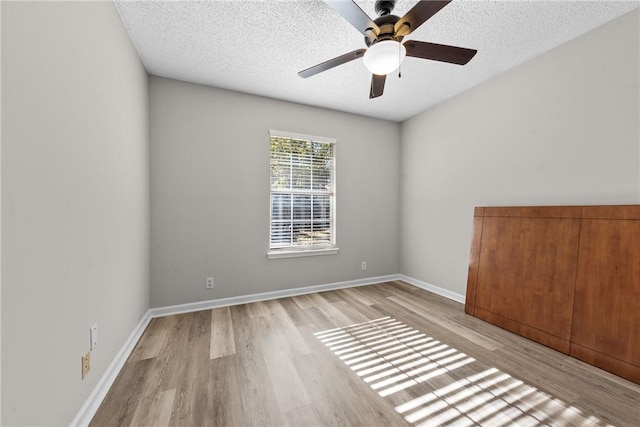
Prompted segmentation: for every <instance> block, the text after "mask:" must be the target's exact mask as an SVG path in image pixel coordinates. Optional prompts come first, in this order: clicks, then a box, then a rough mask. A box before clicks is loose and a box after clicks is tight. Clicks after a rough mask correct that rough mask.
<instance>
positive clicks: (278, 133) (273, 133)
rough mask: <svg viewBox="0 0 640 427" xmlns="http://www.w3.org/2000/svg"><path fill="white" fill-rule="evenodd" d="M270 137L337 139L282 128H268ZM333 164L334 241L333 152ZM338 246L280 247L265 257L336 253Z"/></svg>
mask: <svg viewBox="0 0 640 427" xmlns="http://www.w3.org/2000/svg"><path fill="white" fill-rule="evenodd" d="M271 137H281V138H291V139H301V140H312V141H321V142H324V143H330V144H334V145H335V144H337V142H338V140H337V139H335V138H328V137H324V136H315V135H308V134H302V133H295V132H287V131H282V130H274V129H270V130H269V138H271ZM333 160H334V164H333V168H334V169H333V186H334V190H333V193H334V199H333V203H334V209H333V215H332V218H331V222H332V228H333V233H334V241H335V239H337V233H336V218H335V217H336V207H335V204H336V197H335V185H336V183H335V179H336V162H335V154H334V159H333ZM339 250H340V248H338V246H337V245H335V244H334V246H325V247H322V246H317V247H305V248H299V249H297V248H282V249H277V248H276V249H269V251H268V252H267V259H282V258H299V257H308V256H321V255H336V254H337V253H338V251H339Z"/></svg>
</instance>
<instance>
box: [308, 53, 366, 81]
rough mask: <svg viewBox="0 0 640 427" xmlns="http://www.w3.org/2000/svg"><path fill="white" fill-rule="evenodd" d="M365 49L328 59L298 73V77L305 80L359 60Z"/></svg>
mask: <svg viewBox="0 0 640 427" xmlns="http://www.w3.org/2000/svg"><path fill="white" fill-rule="evenodd" d="M365 52H366V49H358V50H354V51H353V52H349V53H345V54H344V55H340V56H338V57H336V58H333V59H329V60H328V61H324V62H322V63H320V64H318V65H314V66H313V67H310V68H307V69H306V70H302V71H300V72H299V73H298V75H299V76H300V77H303V78H305V79H306V78H307V77H311V76H315V75H316V74H318V73H321V72H323V71H327V70H329V69H331V68H333V67H337V66H338V65H342V64H344V63H345V62H349V61H353V60H354V59H357V58H361V57H362V56H363V55H364V53H365Z"/></svg>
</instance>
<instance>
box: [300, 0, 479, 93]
mask: <svg viewBox="0 0 640 427" xmlns="http://www.w3.org/2000/svg"><path fill="white" fill-rule="evenodd" d="M396 1H397V0H377V1H376V4H375V11H376V13H377V14H378V17H377V18H376V19H374V20H373V21H372V20H371V19H370V18H369V16H368V15H367V14H366V13H364V11H363V10H362V9H360V7H359V6H358V5H357V4H356V3H354V2H353V1H352V0H324V2H325V3H327V4H328V5H329V6H330V7H331V8H332V9H334V10H335V11H336V12H338V13H339V14H340V15H341V16H342V17H343V18H344V19H346V20H347V21H348V22H349V23H350V24H351V25H353V26H354V27H355V28H356V29H357V30H358V31H360V32H361V33H362V35H364V41H365V43H366V45H367V47H368V49H357V50H354V51H353V52H349V53H345V54H344V55H340V56H338V57H336V58H333V59H329V60H328V61H325V62H322V63H320V64H318V65H314V66H313V67H310V68H307V69H306V70H302V71H300V72H299V73H298V75H299V76H300V77H304V78H307V77H311V76H314V75H316V74H318V73H321V72H323V71H327V70H329V69H331V68H333V67H337V66H338V65H342V64H344V63H347V62H349V61H353V60H354V59H357V58H363V61H364V65H365V66H366V67H367V69H368V70H369V71H371V73H372V74H373V77H372V79H371V89H370V91H369V98H377V97H378V96H380V95H382V93H383V91H384V82H385V79H386V78H387V74H389V73H392V72H393V71H395V70H396V69H398V67H400V64H401V63H402V61H403V60H404V58H405V56H411V57H414V58H423V59H431V60H434V61H441V62H448V63H451V64H458V65H464V64H466V63H467V62H469V61H470V60H471V58H473V56H474V55H475V54H476V53H477V50H474V49H466V48H463V47H456V46H448V45H442V44H436V43H427V42H421V41H417V40H408V41H406V42H404V43H402V44H401V43H400V42H401V41H402V39H403V38H404V37H405V36H407V35H409V34H411V32H412V31H415V30H416V28H418V27H419V26H420V25H422V24H424V23H425V21H427V20H428V19H429V18H431V17H432V16H433V15H435V14H436V13H437V12H438V11H439V10H440V9H442V8H443V7H445V6H446V5H447V4H449V3H450V2H451V1H452V0H443V1H438V0H428V1H419V2H418V3H417V4H416V5H415V6H414V7H413V8H412V9H411V10H410V11H409V12H407V14H406V15H404V16H403V17H402V18H400V17H398V16H396V15H392V14H391V11H393V8H394V6H395V4H396Z"/></svg>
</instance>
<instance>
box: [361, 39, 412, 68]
mask: <svg viewBox="0 0 640 427" xmlns="http://www.w3.org/2000/svg"><path fill="white" fill-rule="evenodd" d="M405 56H407V49H406V48H405V47H404V46H403V45H402V44H400V43H398V42H397V41H395V40H382V41H379V42H377V43H375V44H373V45H371V47H369V49H367V51H366V52H365V53H364V57H363V58H362V60H363V62H364V65H365V67H367V69H368V70H369V71H371V72H372V73H373V74H378V75H386V74H389V73H392V72H393V71H395V70H397V69H398V67H399V66H400V64H401V63H402V61H403V60H404V58H405Z"/></svg>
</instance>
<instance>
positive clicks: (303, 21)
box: [115, 0, 640, 121]
mask: <svg viewBox="0 0 640 427" xmlns="http://www.w3.org/2000/svg"><path fill="white" fill-rule="evenodd" d="M356 3H358V5H360V7H361V8H362V9H363V10H364V11H365V12H366V13H367V14H368V15H369V16H370V17H372V18H375V17H376V15H375V12H374V4H375V1H374V0H356ZM415 3H416V1H415V0H399V1H398V3H397V5H396V8H395V10H394V11H393V13H394V14H395V15H398V16H403V15H404V14H405V13H406V12H407V11H408V10H409V9H410V8H411V7H412V6H413V5H414V4H415ZM639 4H640V3H639V1H638V0H634V1H602V0H601V1H516V0H509V1H468V0H454V1H453V2H452V3H450V4H449V5H448V6H446V7H445V8H444V9H442V10H441V11H440V12H438V13H437V14H436V15H435V16H433V17H432V18H431V19H430V20H428V21H427V22H426V23H425V24H423V25H422V26H421V27H420V28H418V29H417V30H416V31H414V32H413V33H412V34H410V35H409V36H408V37H407V38H406V39H405V40H409V39H411V40H421V41H428V42H433V43H440V44H451V45H455V46H461V47H466V48H471V49H477V50H478V53H477V54H476V56H475V57H474V58H473V59H472V60H471V61H470V62H469V63H468V64H467V65H465V66H459V65H452V64H446V63H440V62H435V61H427V60H424V59H417V58H407V59H406V60H405V61H404V63H403V64H402V78H401V79H398V76H397V74H394V75H389V76H388V77H387V81H386V85H385V91H384V95H383V96H381V97H379V98H376V99H369V86H370V82H371V75H370V74H369V72H368V71H367V70H366V68H365V67H364V65H363V64H362V60H361V59H357V60H355V61H352V62H350V63H347V64H344V65H341V66H339V67H336V68H333V69H331V70H329V71H326V72H324V73H321V74H318V75H316V76H313V77H310V78H307V79H303V78H300V77H298V75H297V72H298V71H300V70H303V69H305V68H308V67H310V66H312V65H315V64H317V63H320V62H323V61H325V60H327V59H331V58H333V57H336V56H339V55H341V54H343V53H347V52H350V51H352V50H355V49H359V48H364V47H366V46H365V44H364V40H363V36H362V35H361V34H360V33H359V32H358V31H357V30H356V29H355V28H353V27H352V26H351V25H350V24H349V23H348V22H347V21H345V20H344V19H343V18H342V17H341V16H340V15H338V14H337V13H336V12H335V11H333V9H331V8H330V7H329V6H327V5H326V4H325V3H324V2H322V1H321V0H305V1H273V0H272V1H157V0H155V1H151V0H148V1H121V0H116V1H115V5H116V8H117V9H118V12H119V13H120V16H121V17H122V21H123V23H124V25H125V27H126V28H127V31H128V32H129V35H130V37H131V39H132V41H133V44H134V45H135V47H136V49H137V50H138V53H139V55H140V58H141V59H142V62H143V63H144V65H145V67H146V69H147V71H148V72H149V73H150V74H153V75H157V76H162V77H169V78H173V79H178V80H184V81H188V82H194V83H200V84H204V85H209V86H215V87H219V88H224V89H230V90H234V91H239V92H246V93H250V94H255V95H262V96H266V97H271V98H277V99H282V100H287V101H293V102H298V103H302V104H308V105H314V106H319V107H325V108H330V109H334V110H340V111H346V112H350V113H356V114H362V115H366V116H371V117H377V118H382V119H388V120H394V121H402V120H405V119H407V118H409V117H411V116H413V115H415V114H417V113H419V112H421V111H423V110H425V109H427V108H429V107H431V106H433V105H435V104H438V103H440V102H442V101H444V100H446V99H448V98H451V97H453V96H455V95H456V94H458V93H460V92H462V91H464V90H466V89H469V88H471V87H473V86H475V85H477V84H479V83H481V82H483V81H485V80H487V79H489V78H490V77H492V76H494V75H496V74H499V73H501V72H503V71H505V70H507V69H509V68H511V67H514V66H516V65H518V64H520V63H522V62H524V61H527V60H529V59H531V58H533V57H535V56H537V55H540V54H541V53H543V52H545V51H547V50H549V49H551V48H553V47H555V46H558V45H560V44H562V43H564V42H566V41H569V40H571V39H573V38H575V37H577V36H579V35H580V34H583V33H585V32H587V31H589V30H591V29H593V28H595V27H597V26H599V25H602V24H604V23H605V22H608V21H610V20H612V19H614V18H616V17H618V16H620V15H623V14H624V13H626V12H628V11H631V10H632V9H634V8H637V7H638V5H639ZM594 54H597V53H595V52H594Z"/></svg>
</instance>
